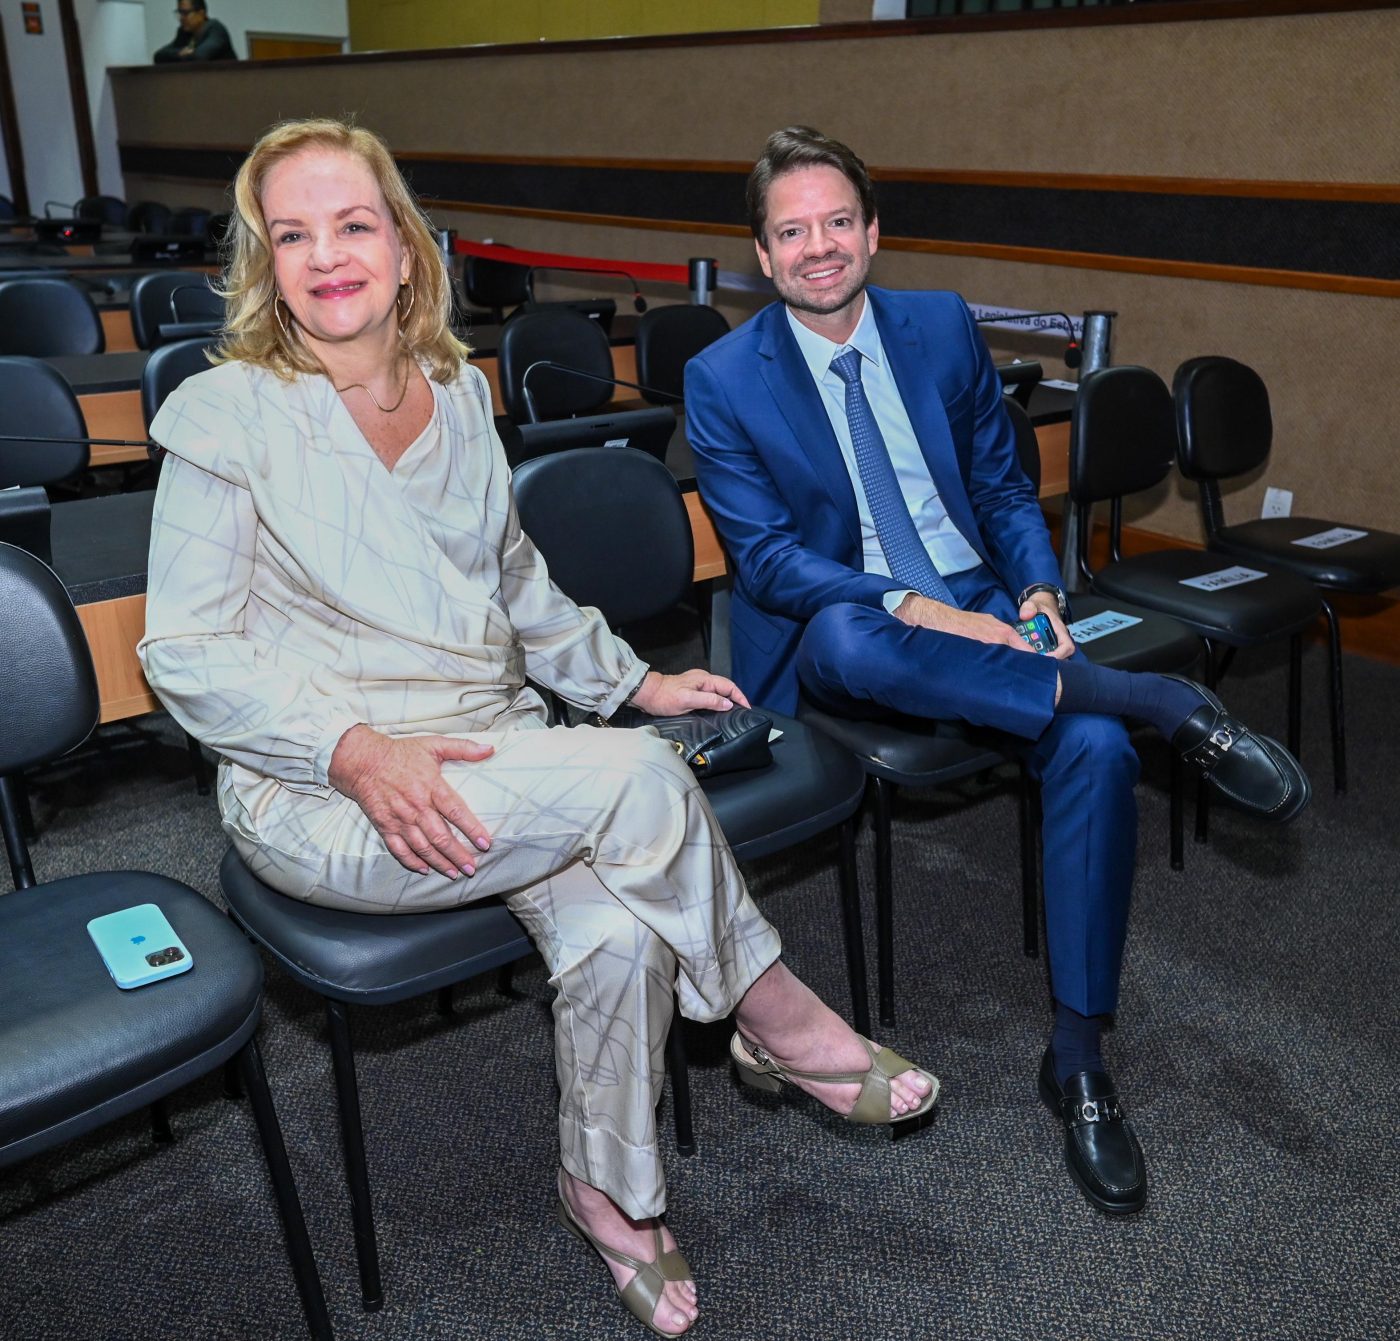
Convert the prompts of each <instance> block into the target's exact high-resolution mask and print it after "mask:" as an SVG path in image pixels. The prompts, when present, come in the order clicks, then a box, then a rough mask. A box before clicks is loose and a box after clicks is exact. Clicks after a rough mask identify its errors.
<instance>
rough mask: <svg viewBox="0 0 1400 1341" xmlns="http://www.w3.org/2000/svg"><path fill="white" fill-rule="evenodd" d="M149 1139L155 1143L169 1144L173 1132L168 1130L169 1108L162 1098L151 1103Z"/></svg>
mask: <svg viewBox="0 0 1400 1341" xmlns="http://www.w3.org/2000/svg"><path fill="white" fill-rule="evenodd" d="M151 1140H153V1141H154V1142H155V1143H156V1144H157V1145H170V1144H172V1143H173V1142H174V1140H175V1133H174V1132H173V1131H171V1130H170V1109H169V1108H168V1107H167V1106H166V1102H165V1100H164V1099H157V1100H156V1101H155V1103H153V1104H152V1105H151Z"/></svg>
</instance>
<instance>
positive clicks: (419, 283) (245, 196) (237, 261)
mask: <svg viewBox="0 0 1400 1341" xmlns="http://www.w3.org/2000/svg"><path fill="white" fill-rule="evenodd" d="M305 149H332V150H336V151H338V152H340V153H346V154H353V155H354V156H355V157H356V158H358V159H359V160H360V162H362V163H363V164H364V165H365V166H366V167H367V168H369V170H370V172H372V173H373V174H374V178H375V180H376V181H377V182H378V183H379V189H380V191H382V192H383V194H384V200H385V202H386V203H387V204H388V206H389V213H390V215H391V216H392V218H393V220H394V224H395V225H396V227H397V228H398V230H399V237H400V239H401V240H402V243H403V246H404V249H405V251H407V252H408V255H409V257H410V268H409V272H408V283H410V284H412V286H413V287H412V288H411V289H409V290H408V295H409V301H408V302H404V301H403V299H402V295H403V290H402V289H401V290H400V302H399V338H400V340H401V341H402V343H403V348H404V351H405V353H407V354H409V355H410V356H412V357H413V358H416V359H418V360H420V361H422V362H424V363H426V364H427V365H428V371H429V374H430V375H431V376H432V377H433V379H434V380H435V381H438V382H450V381H451V380H452V378H454V377H455V376H456V375H457V373H458V372H459V371H460V370H461V366H462V360H463V359H465V358H466V357H467V354H468V352H469V351H468V349H467V346H466V345H465V344H463V343H462V341H460V340H459V339H457V337H456V336H455V335H453V334H452V328H451V316H452V289H451V285H450V282H449V279H448V274H447V267H446V266H445V265H444V264H443V261H442V253H441V252H440V251H439V250H438V247H437V242H436V240H435V239H434V237H433V234H432V230H431V229H430V227H429V225H428V220H427V218H426V216H425V215H424V214H423V211H422V210H421V209H419V207H418V203H417V201H415V200H414V198H413V193H412V192H411V191H410V190H409V189H408V183H407V182H405V181H404V179H403V176H402V174H401V173H400V172H399V169H398V166H397V164H395V162H394V159H393V156H392V155H391V154H390V153H389V146H388V145H387V144H385V143H384V141H383V140H381V139H380V138H379V136H378V135H376V134H375V133H374V132H373V131H370V130H365V129H364V127H362V126H356V125H354V124H352V123H351V122H349V121H339V120H336V119H334V118H331V117H325V118H316V119H312V120H306V121H283V122H282V123H281V124H279V125H276V126H273V127H272V129H271V130H268V131H267V132H265V133H264V134H263V136H262V138H261V139H259V140H258V142H257V143H256V144H255V145H254V146H253V149H252V152H251V153H250V154H249V155H248V157H247V158H246V159H244V161H243V166H242V167H241V168H239V169H238V176H237V177H235V178H234V183H233V198H234V212H233V218H232V221H231V223H230V226H229V231H228V237H227V240H226V243H225V245H226V247H227V249H228V270H227V276H226V279H225V282H224V287H223V288H222V290H220V291H221V292H222V294H223V296H224V301H225V320H224V330H223V339H222V341H221V342H220V344H219V348H218V351H217V353H216V355H215V362H218V363H224V362H228V361H230V360H233V359H239V360H242V361H243V362H245V363H252V364H256V365H257V366H258V367H260V368H267V369H269V370H270V371H271V372H274V373H276V374H277V376H278V377H281V378H283V379H284V380H287V381H290V380H291V379H292V378H293V377H295V376H296V374H297V373H320V372H324V371H325V370H324V369H323V368H322V367H321V365H320V363H319V362H318V361H317V359H316V358H315V356H314V355H313V354H312V353H311V350H310V349H309V348H307V346H306V343H305V342H304V341H303V340H302V339H301V336H300V334H299V333H298V330H297V326H296V323H295V322H293V321H292V320H290V317H291V313H290V312H287V313H286V314H285V315H283V314H282V313H281V312H279V311H278V307H279V305H280V306H281V307H283V308H285V307H286V304H285V303H280V304H279V295H278V292H277V281H276V276H275V273H274V269H273V262H272V239H271V237H270V236H269V235H268V231H267V224H266V222H265V221H264V219H263V211H262V192H263V187H264V186H265V185H266V183H267V174H268V173H269V172H270V171H271V169H272V168H273V167H274V166H275V165H276V164H278V163H280V162H282V161H283V160H284V159H288V158H291V157H292V156H293V155H294V154H299V153H301V152H302V151H303V150H305ZM284 323H285V324H284Z"/></svg>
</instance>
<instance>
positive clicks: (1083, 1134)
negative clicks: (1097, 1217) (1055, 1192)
mask: <svg viewBox="0 0 1400 1341" xmlns="http://www.w3.org/2000/svg"><path fill="white" fill-rule="evenodd" d="M1040 1097H1041V1099H1042V1100H1044V1102H1045V1106H1046V1107H1047V1108H1048V1109H1049V1110H1050V1111H1051V1112H1052V1113H1054V1114H1055V1116H1056V1117H1058V1118H1059V1119H1060V1124H1061V1126H1063V1127H1064V1129H1065V1163H1066V1164H1067V1165H1068V1166H1069V1172H1070V1176H1071V1177H1072V1178H1073V1179H1074V1181H1075V1182H1076V1183H1078V1184H1079V1189H1080V1191H1081V1192H1083V1193H1084V1195H1085V1196H1086V1197H1088V1198H1089V1200H1090V1201H1091V1202H1093V1204H1094V1205H1095V1206H1097V1207H1098V1208H1099V1210H1101V1211H1107V1212H1108V1213H1109V1214H1110V1215H1131V1214H1132V1213H1133V1212H1134V1211H1140V1210H1142V1208H1143V1207H1144V1206H1145V1205H1146V1204H1147V1162H1146V1161H1145V1160H1144V1159H1143V1157H1142V1147H1141V1146H1140V1145H1139V1144H1138V1139H1137V1136H1136V1135H1135V1134H1134V1133H1133V1129H1132V1127H1131V1126H1130V1125H1129V1123H1128V1119H1127V1118H1126V1117H1124V1116H1123V1107H1122V1105H1121V1104H1120V1103H1119V1102H1118V1096H1117V1095H1116V1094H1115V1093H1114V1092H1113V1082H1112V1081H1111V1080H1110V1079H1109V1078H1108V1076H1107V1075H1106V1074H1105V1073H1104V1072H1102V1071H1079V1072H1077V1073H1076V1074H1075V1075H1072V1076H1070V1078H1069V1079H1068V1080H1067V1081H1066V1082H1065V1084H1064V1086H1063V1087H1061V1085H1060V1083H1059V1081H1057V1080H1056V1079H1055V1067H1054V1064H1053V1062H1052V1061H1051V1058H1050V1050H1049V1049H1048V1048H1047V1049H1046V1050H1045V1056H1044V1057H1043V1058H1042V1059H1041V1063H1040Z"/></svg>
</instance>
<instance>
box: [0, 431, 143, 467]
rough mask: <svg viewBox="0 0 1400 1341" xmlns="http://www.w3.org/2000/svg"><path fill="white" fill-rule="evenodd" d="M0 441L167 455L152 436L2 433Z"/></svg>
mask: <svg viewBox="0 0 1400 1341" xmlns="http://www.w3.org/2000/svg"><path fill="white" fill-rule="evenodd" d="M0 442H40V443H43V444H44V445H45V446H49V447H83V446H86V447H144V448H145V449H146V455H147V456H149V457H150V458H151V460H152V461H159V460H160V458H161V457H162V456H164V455H165V448H164V447H162V446H161V445H160V443H158V442H153V441H152V440H151V439H150V438H142V439H141V440H140V441H139V442H138V441H134V440H132V439H130V438H42V437H40V436H39V435H38V434H36V433H0Z"/></svg>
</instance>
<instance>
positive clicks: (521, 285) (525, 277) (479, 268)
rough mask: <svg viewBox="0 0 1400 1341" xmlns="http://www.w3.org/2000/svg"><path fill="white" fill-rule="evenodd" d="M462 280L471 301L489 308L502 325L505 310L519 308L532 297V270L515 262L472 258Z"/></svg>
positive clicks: (468, 260) (467, 262)
mask: <svg viewBox="0 0 1400 1341" xmlns="http://www.w3.org/2000/svg"><path fill="white" fill-rule="evenodd" d="M462 279H463V287H464V288H465V289H466V291H467V302H469V303H474V304H475V305H476V306H477V307H484V308H487V309H488V310H489V311H490V312H491V314H492V316H494V317H495V319H496V320H497V321H498V322H499V321H500V320H501V317H502V314H503V312H504V309H506V308H507V307H519V306H520V305H521V303H524V302H527V301H528V300H529V297H530V267H529V266H528V265H517V264H516V263H515V262H514V261H493V260H490V259H489V258H488V257H485V256H468V257H467V261H466V265H465V266H464V267H463V276H462Z"/></svg>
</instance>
